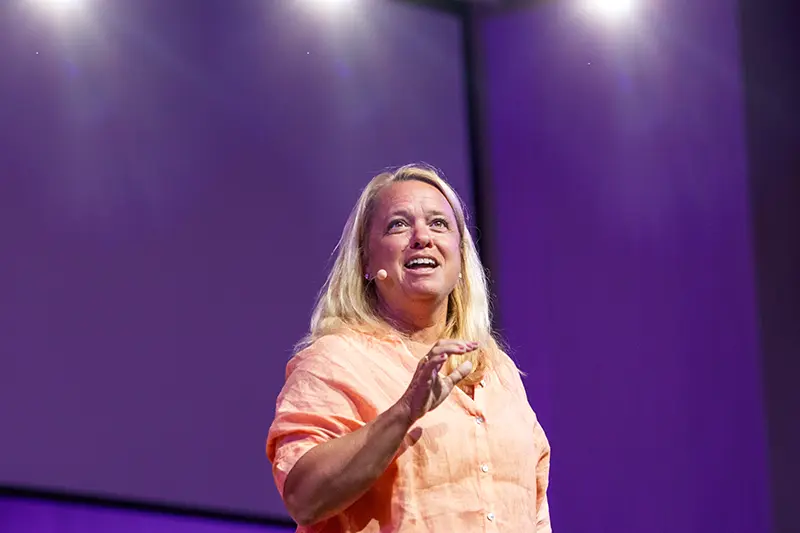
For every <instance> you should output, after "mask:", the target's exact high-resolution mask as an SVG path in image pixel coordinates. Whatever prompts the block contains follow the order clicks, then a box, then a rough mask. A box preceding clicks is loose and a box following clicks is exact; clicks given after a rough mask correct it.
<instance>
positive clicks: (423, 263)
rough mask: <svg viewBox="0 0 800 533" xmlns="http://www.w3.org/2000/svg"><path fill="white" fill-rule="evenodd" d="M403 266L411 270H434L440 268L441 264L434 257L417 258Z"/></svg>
mask: <svg viewBox="0 0 800 533" xmlns="http://www.w3.org/2000/svg"><path fill="white" fill-rule="evenodd" d="M403 266H404V267H406V268H407V269H409V270H433V269H434V268H436V267H438V266H439V262H438V261H436V259H434V258H432V257H415V258H414V259H411V260H410V261H408V262H407V263H406V264H405V265H403Z"/></svg>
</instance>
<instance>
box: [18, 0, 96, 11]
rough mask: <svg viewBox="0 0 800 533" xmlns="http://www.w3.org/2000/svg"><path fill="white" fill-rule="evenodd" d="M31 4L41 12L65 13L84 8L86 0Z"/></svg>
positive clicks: (34, 1) (36, 0)
mask: <svg viewBox="0 0 800 533" xmlns="http://www.w3.org/2000/svg"><path fill="white" fill-rule="evenodd" d="M29 2H30V3H31V4H33V5H34V7H36V8H38V9H41V10H45V11H54V12H64V11H76V10H78V9H79V8H82V7H83V6H84V4H85V2H86V0H29Z"/></svg>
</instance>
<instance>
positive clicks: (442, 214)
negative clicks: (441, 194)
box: [389, 208, 450, 218]
mask: <svg viewBox="0 0 800 533" xmlns="http://www.w3.org/2000/svg"><path fill="white" fill-rule="evenodd" d="M427 215H428V216H433V217H444V218H450V215H448V214H447V213H445V212H444V211H439V210H438V209H432V210H430V211H428V213H427ZM389 216H390V217H396V216H404V217H406V218H411V214H410V213H409V212H408V210H406V209H402V208H401V209H398V210H396V211H391V212H389Z"/></svg>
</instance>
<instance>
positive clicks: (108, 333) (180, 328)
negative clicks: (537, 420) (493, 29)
mask: <svg viewBox="0 0 800 533" xmlns="http://www.w3.org/2000/svg"><path fill="white" fill-rule="evenodd" d="M31 5H32V4H30V3H29V2H22V1H12V2H3V3H2V6H0V73H2V74H0V147H2V148H0V227H2V230H0V249H2V250H3V258H2V260H0V295H2V297H0V343H1V345H2V357H1V358H0V427H1V428H2V439H0V452H1V453H0V485H3V486H23V487H32V488H44V489H52V490H57V491H66V492H76V493H87V494H91V495H109V496H112V497H115V498H121V499H127V500H143V501H152V502H157V503H165V504H172V505H181V506H189V507H199V508H206V509H213V510H221V511H226V512H235V513H246V514H256V515H266V516H276V517H286V516H287V515H286V512H285V510H284V508H283V505H282V503H281V501H280V499H279V497H278V495H277V492H276V491H275V489H274V484H273V481H272V476H271V473H270V468H269V464H268V462H267V460H266V457H265V438H266V433H267V429H268V426H269V423H270V421H271V418H272V415H273V409H274V402H275V398H276V396H277V394H278V391H279V389H280V387H281V386H282V383H283V374H284V368H285V364H286V361H287V359H288V357H289V355H290V350H291V347H292V345H293V343H294V342H296V341H297V340H298V339H299V338H300V337H301V336H302V335H303V334H304V332H305V330H306V328H307V323H308V319H309V315H310V310H311V306H312V304H313V299H314V296H315V294H316V292H317V291H318V289H319V287H320V286H321V284H322V281H323V280H324V277H325V275H326V272H327V267H328V260H329V256H330V254H331V252H332V250H333V248H334V245H335V244H336V242H337V239H338V237H339V235H340V232H341V229H342V226H343V225H344V222H345V219H346V216H347V214H348V212H349V210H350V208H351V206H352V205H353V203H354V202H355V200H356V198H357V195H358V193H359V191H360V189H361V188H362V187H363V186H364V185H365V184H366V183H367V181H368V180H369V178H370V177H371V176H372V175H373V174H374V173H376V172H379V171H380V170H382V169H383V168H384V167H386V166H389V165H399V164H404V163H408V162H411V161H428V162H430V163H432V164H435V165H437V166H438V167H440V168H442V169H443V171H444V172H445V173H446V174H447V175H448V176H449V177H450V179H451V181H452V183H453V185H454V186H455V187H456V188H457V189H458V191H459V192H460V193H461V194H462V195H464V196H465V198H466V199H467V200H469V199H470V195H471V193H470V190H469V188H468V183H469V174H468V168H467V167H468V156H467V132H466V109H467V105H466V102H465V99H464V90H463V87H462V85H463V74H462V66H461V63H460V62H459V61H456V60H454V58H457V57H459V53H460V45H461V35H460V25H459V22H458V20H456V19H455V18H452V17H449V16H446V15H444V14H437V13H434V12H431V11H429V10H425V9H423V8H420V7H415V6H409V5H404V4H401V3H396V2H388V1H380V2H373V1H370V2H356V3H354V4H350V5H348V4H347V3H344V4H342V6H340V8H339V9H337V8H336V6H333V5H331V6H327V8H326V7H325V6H322V5H318V6H317V8H315V7H314V6H315V3H314V2H311V3H309V2H305V1H300V0H281V1H272V0H270V1H250V0H204V1H202V2H198V1H196V0H175V1H168V2H165V1H164V0H137V1H136V2H98V3H96V4H93V3H91V2H88V3H87V4H86V6H87V9H86V11H85V13H78V16H57V15H56V13H50V12H48V10H47V9H34V8H32V7H26V6H31ZM51 15H52V16H51Z"/></svg>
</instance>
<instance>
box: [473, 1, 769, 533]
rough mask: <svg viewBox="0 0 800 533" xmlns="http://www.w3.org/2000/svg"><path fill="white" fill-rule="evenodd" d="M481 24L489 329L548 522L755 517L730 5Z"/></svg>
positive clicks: (763, 497)
mask: <svg viewBox="0 0 800 533" xmlns="http://www.w3.org/2000/svg"><path fill="white" fill-rule="evenodd" d="M582 5H588V4H587V3H586V2H580V1H577V0H566V1H563V2H550V3H544V4H542V5H541V6H539V7H537V8H535V9H532V10H530V11H527V12H516V13H513V14H506V15H502V16H497V17H494V18H491V19H489V20H487V21H485V24H484V25H483V30H484V32H485V38H486V53H487V55H486V58H485V59H486V63H487V65H488V69H487V76H486V82H485V83H486V84H487V91H488V104H489V115H488V116H489V139H490V142H491V153H490V156H491V162H492V165H491V168H492V174H493V179H494V187H495V189H494V193H495V196H496V200H497V206H496V209H497V211H496V213H497V220H496V227H497V232H496V235H495V238H496V239H497V243H496V245H497V247H498V249H499V257H498V258H497V259H496V263H497V264H498V265H499V269H498V270H497V271H496V272H495V277H496V279H497V282H498V295H499V300H498V305H499V309H500V311H501V313H502V324H501V326H502V327H503V329H504V332H505V333H506V335H507V337H508V339H509V341H510V343H511V345H512V347H513V348H514V349H515V350H516V351H515V355H516V357H517V359H518V361H519V362H520V365H521V366H522V367H523V369H524V370H526V371H527V372H528V377H527V379H526V381H525V382H526V384H527V387H528V390H529V393H530V398H531V400H532V403H533V407H534V409H536V410H537V412H538V413H539V415H540V418H541V421H542V423H543V424H544V427H545V429H546V430H547V432H548V434H549V436H550V439H551V443H552V450H553V451H552V472H551V478H552V489H551V511H552V518H553V525H554V530H558V531H569V532H579V531H582V532H589V531H593V532H600V531H615V532H617V533H640V532H644V531H647V532H648V533H667V532H674V531H676V530H680V531H682V532H684V533H750V532H755V531H758V532H766V531H769V499H768V494H767V479H766V478H767V474H766V471H767V461H766V445H765V421H764V410H763V404H762V396H761V390H760V379H761V378H760V363H759V353H758V348H757V346H758V344H757V331H756V329H757V328H756V310H755V307H754V273H753V253H752V246H751V231H750V215H749V213H748V200H747V175H746V164H747V161H746V148H745V133H744V132H745V130H744V121H743V96H742V79H741V72H740V67H739V61H740V58H739V49H738V48H739V45H738V36H737V29H736V28H737V12H736V2H734V1H733V0H710V1H705V2H692V1H688V0H679V1H670V2H646V1H643V2H634V3H633V5H635V6H638V7H637V8H636V9H638V11H636V10H635V11H634V12H633V14H632V15H630V16H624V15H622V16H619V15H618V16H616V17H614V16H606V15H604V14H603V13H602V12H600V11H592V10H586V9H583V8H582V7H581V6H582Z"/></svg>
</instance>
